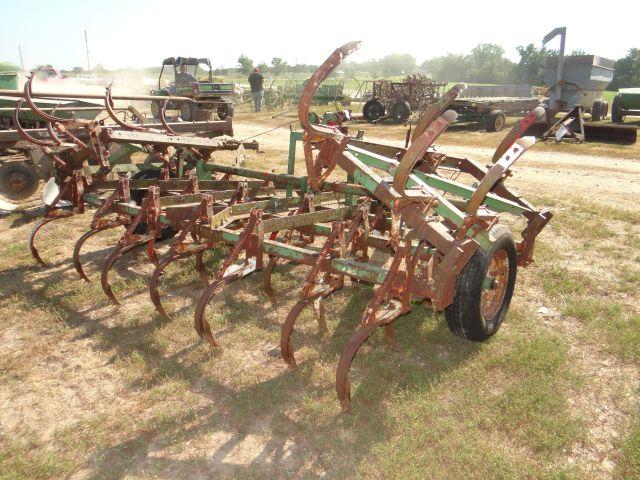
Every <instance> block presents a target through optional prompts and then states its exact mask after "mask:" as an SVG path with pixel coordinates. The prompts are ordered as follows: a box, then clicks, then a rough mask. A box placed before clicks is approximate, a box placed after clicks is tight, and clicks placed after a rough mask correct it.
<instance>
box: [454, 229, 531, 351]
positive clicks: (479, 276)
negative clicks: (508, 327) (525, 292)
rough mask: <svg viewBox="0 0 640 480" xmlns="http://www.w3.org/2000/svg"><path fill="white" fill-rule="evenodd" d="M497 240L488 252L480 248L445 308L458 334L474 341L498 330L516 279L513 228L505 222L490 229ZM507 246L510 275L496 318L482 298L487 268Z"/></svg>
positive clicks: (489, 335)
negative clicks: (486, 313)
mask: <svg viewBox="0 0 640 480" xmlns="http://www.w3.org/2000/svg"><path fill="white" fill-rule="evenodd" d="M490 236H491V239H492V240H493V244H492V245H491V248H490V249H489V251H488V252H487V253H484V252H482V250H480V249H478V250H477V251H476V252H475V253H474V254H473V256H472V257H471V259H470V260H469V262H468V263H467V264H466V265H465V267H464V269H463V270H462V272H460V274H459V275H458V277H457V279H456V286H455V294H454V299H453V303H452V304H451V305H449V306H448V307H447V308H445V310H444V315H445V318H446V320H447V326H448V327H449V330H451V332H452V333H453V334H455V335H458V336H460V337H465V338H467V339H469V340H473V341H478V342H481V341H484V340H487V339H488V338H489V337H491V336H492V335H493V334H495V333H496V332H497V331H498V329H499V328H500V325H502V321H503V320H504V317H505V315H506V314H507V310H508V309H509V304H510V303H511V297H512V296H513V289H514V287H515V283H516V274H517V268H518V258H517V253H516V242H515V239H514V238H513V235H512V234H511V232H510V230H509V229H508V228H507V227H505V226H502V225H498V226H497V227H494V228H493V229H492V230H491V232H490ZM499 250H504V251H505V252H506V254H507V258H508V263H509V275H508V277H507V286H506V289H505V293H504V297H503V300H502V304H501V306H500V308H499V309H498V311H497V312H496V313H495V315H494V316H493V317H492V318H489V319H486V318H484V316H483V315H482V312H481V308H480V306H481V298H482V291H483V289H484V280H485V276H486V272H487V268H488V267H489V264H490V262H491V258H492V257H493V255H494V254H495V253H496V252H498V251H499Z"/></svg>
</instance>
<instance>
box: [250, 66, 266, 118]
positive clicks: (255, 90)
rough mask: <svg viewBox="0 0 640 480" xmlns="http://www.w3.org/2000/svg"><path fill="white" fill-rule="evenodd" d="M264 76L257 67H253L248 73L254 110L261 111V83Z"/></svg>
mask: <svg viewBox="0 0 640 480" xmlns="http://www.w3.org/2000/svg"><path fill="white" fill-rule="evenodd" d="M263 82H264V77H263V76H262V74H261V73H260V69H259V68H258V67H256V68H254V69H253V73H252V74H251V75H249V85H251V96H252V97H253V105H254V109H255V111H256V112H260V111H262V84H263Z"/></svg>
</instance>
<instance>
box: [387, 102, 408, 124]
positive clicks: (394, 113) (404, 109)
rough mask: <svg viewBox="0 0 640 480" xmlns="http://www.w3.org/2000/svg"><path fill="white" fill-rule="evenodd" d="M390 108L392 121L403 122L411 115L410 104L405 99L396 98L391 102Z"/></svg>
mask: <svg viewBox="0 0 640 480" xmlns="http://www.w3.org/2000/svg"><path fill="white" fill-rule="evenodd" d="M390 110H391V112H390V113H391V120H393V123H397V124H402V123H405V122H406V121H407V120H409V117H410V116H411V105H409V102H407V101H406V100H396V101H395V102H393V103H392V104H391V108H390Z"/></svg>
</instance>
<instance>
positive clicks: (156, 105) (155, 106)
mask: <svg viewBox="0 0 640 480" xmlns="http://www.w3.org/2000/svg"><path fill="white" fill-rule="evenodd" d="M161 110H162V104H161V103H160V101H159V100H154V101H152V102H151V115H153V118H158V119H159V118H160V111H161Z"/></svg>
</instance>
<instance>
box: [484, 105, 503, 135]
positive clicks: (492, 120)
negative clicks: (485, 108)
mask: <svg viewBox="0 0 640 480" xmlns="http://www.w3.org/2000/svg"><path fill="white" fill-rule="evenodd" d="M505 123H507V119H506V117H505V116H504V113H502V110H493V111H492V112H489V115H487V117H486V118H485V119H484V128H485V130H486V131H487V132H499V131H501V130H502V129H503V128H504V125H505Z"/></svg>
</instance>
